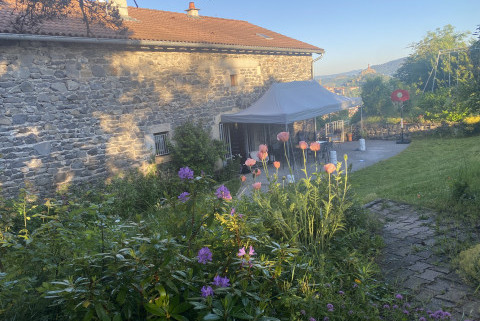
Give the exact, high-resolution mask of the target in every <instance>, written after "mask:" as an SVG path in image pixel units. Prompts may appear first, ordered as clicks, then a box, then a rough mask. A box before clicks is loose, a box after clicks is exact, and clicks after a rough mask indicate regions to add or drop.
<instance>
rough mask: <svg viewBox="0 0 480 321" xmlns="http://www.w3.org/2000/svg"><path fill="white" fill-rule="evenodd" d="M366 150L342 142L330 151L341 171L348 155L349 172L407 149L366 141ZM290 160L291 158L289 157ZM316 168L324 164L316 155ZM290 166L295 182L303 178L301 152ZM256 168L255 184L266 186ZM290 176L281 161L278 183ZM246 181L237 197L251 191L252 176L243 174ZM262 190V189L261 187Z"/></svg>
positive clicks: (311, 166) (310, 166)
mask: <svg viewBox="0 0 480 321" xmlns="http://www.w3.org/2000/svg"><path fill="white" fill-rule="evenodd" d="M365 146H366V150H365V151H360V143H359V141H353V142H344V143H334V144H333V148H332V150H334V151H336V153H337V161H339V162H340V161H341V162H342V169H345V164H344V158H343V155H345V154H347V155H348V161H347V163H348V166H349V168H351V169H350V172H353V171H356V170H360V169H363V168H365V167H367V166H370V165H373V164H375V163H377V162H380V161H382V160H385V159H388V158H390V157H393V156H395V155H397V154H398V153H400V152H401V151H403V150H404V149H405V148H407V147H408V146H409V145H408V144H396V142H395V141H385V140H367V141H366V142H365ZM290 158H292V157H290ZM317 160H318V167H319V169H320V168H321V170H323V165H324V164H325V163H324V161H323V159H320V157H319V156H318V154H317ZM290 164H291V166H292V171H293V175H294V177H295V179H296V180H298V179H301V178H304V177H305V174H304V173H303V172H302V169H303V158H302V156H301V152H297V153H295V159H294V160H293V159H290ZM257 165H258V168H259V169H260V170H261V171H262V174H261V175H260V176H259V177H257V178H256V180H255V181H256V182H261V183H262V185H264V186H266V185H267V184H268V179H267V177H266V175H265V173H264V170H263V167H262V164H261V163H259V162H257ZM268 171H269V174H270V175H271V176H272V175H273V174H274V173H275V172H276V169H275V167H274V166H273V164H268ZM307 171H308V174H310V173H313V172H314V171H315V159H314V157H313V153H311V151H309V152H308V157H307ZM287 175H290V172H289V169H288V166H287V164H286V162H284V161H281V165H280V168H279V170H278V176H279V182H281V181H282V177H283V176H285V177H287ZM245 176H246V177H247V180H246V182H245V183H243V186H242V188H240V190H239V193H238V196H241V195H242V194H244V193H246V194H248V193H249V192H250V191H251V184H252V183H253V177H252V174H245ZM263 188H264V187H263Z"/></svg>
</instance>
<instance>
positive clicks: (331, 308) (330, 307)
mask: <svg viewBox="0 0 480 321" xmlns="http://www.w3.org/2000/svg"><path fill="white" fill-rule="evenodd" d="M327 309H328V311H329V312H332V311H333V310H334V308H333V304H331V303H329V304H327Z"/></svg>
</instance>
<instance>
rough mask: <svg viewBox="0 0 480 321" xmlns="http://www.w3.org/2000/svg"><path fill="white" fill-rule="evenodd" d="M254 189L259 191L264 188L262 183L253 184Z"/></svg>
mask: <svg viewBox="0 0 480 321" xmlns="http://www.w3.org/2000/svg"><path fill="white" fill-rule="evenodd" d="M252 187H253V189H255V190H259V189H260V188H262V182H256V183H253V184H252Z"/></svg>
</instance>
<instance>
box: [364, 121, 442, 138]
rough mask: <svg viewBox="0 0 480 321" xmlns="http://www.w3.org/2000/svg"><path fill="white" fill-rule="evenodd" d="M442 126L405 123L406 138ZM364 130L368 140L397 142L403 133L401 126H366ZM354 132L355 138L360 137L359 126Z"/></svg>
mask: <svg viewBox="0 0 480 321" xmlns="http://www.w3.org/2000/svg"><path fill="white" fill-rule="evenodd" d="M440 126H442V125H441V124H437V123H418V124H417V123H415V124H413V123H412V124H409V123H404V137H405V138H409V137H410V134H412V133H416V132H429V131H432V130H435V129H437V128H438V127H440ZM363 128H364V131H365V133H366V137H367V138H368V139H385V140H396V139H399V137H400V135H401V133H402V129H401V127H400V124H365V125H364V126H363ZM354 132H355V133H354V134H355V136H359V135H360V128H359V126H357V127H355V129H354Z"/></svg>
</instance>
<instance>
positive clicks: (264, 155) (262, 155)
mask: <svg viewBox="0 0 480 321" xmlns="http://www.w3.org/2000/svg"><path fill="white" fill-rule="evenodd" d="M257 157H258V159H259V160H262V161H263V160H265V159H266V158H267V157H268V153H267V152H262V151H260V152H258V153H257Z"/></svg>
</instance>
